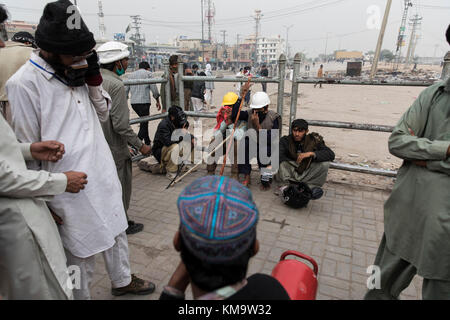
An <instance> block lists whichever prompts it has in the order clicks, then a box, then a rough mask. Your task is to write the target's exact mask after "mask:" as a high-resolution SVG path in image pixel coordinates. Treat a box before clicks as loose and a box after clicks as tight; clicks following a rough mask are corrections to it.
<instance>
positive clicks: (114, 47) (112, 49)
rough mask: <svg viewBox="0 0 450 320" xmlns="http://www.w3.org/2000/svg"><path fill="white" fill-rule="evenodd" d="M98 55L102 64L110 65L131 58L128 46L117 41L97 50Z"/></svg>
mask: <svg viewBox="0 0 450 320" xmlns="http://www.w3.org/2000/svg"><path fill="white" fill-rule="evenodd" d="M97 53H98V57H99V60H100V64H108V63H112V62H116V61H119V60H122V59H125V58H128V57H129V56H130V51H128V46H127V45H125V44H123V43H120V42H117V41H110V42H107V43H105V44H102V45H101V46H100V47H99V48H98V49H97Z"/></svg>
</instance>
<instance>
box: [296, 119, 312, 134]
mask: <svg viewBox="0 0 450 320" xmlns="http://www.w3.org/2000/svg"><path fill="white" fill-rule="evenodd" d="M308 128H309V125H308V122H306V120H303V119H297V120H294V122H292V130H299V131H302V130H308Z"/></svg>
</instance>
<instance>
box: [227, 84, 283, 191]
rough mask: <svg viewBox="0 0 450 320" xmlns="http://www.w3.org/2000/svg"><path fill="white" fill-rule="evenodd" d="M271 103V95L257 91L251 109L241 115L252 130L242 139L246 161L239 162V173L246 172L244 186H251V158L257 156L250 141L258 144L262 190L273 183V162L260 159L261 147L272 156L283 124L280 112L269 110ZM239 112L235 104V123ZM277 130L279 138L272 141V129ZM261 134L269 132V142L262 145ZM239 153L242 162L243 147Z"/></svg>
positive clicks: (240, 119)
mask: <svg viewBox="0 0 450 320" xmlns="http://www.w3.org/2000/svg"><path fill="white" fill-rule="evenodd" d="M245 86H246V87H245V88H246V89H245V90H247V89H249V86H247V84H246V85H245ZM269 105H270V98H269V95H268V94H267V93H265V92H257V93H255V94H254V95H253V97H252V100H251V104H250V108H251V111H241V114H240V116H239V121H245V122H247V128H248V131H250V132H249V133H250V134H249V135H248V136H246V137H245V138H244V139H243V141H241V143H242V144H244V147H245V154H244V156H245V159H242V160H245V161H242V162H243V164H240V163H239V164H238V170H239V174H244V175H245V179H244V182H243V184H244V186H246V187H247V186H249V185H250V183H251V180H250V175H251V172H252V166H251V164H250V160H251V159H252V158H253V157H254V156H255V155H254V154H250V151H251V150H254V148H250V143H251V144H252V145H254V144H256V146H257V147H256V149H257V150H256V151H257V155H256V156H257V157H256V158H257V160H258V167H259V168H260V170H261V189H262V190H269V189H270V187H271V183H272V176H273V173H272V166H271V163H261V159H260V154H261V153H260V148H261V147H262V148H265V149H266V150H265V153H262V154H265V155H266V156H267V158H268V159H270V158H271V156H272V149H274V150H276V149H277V148H278V143H279V141H278V139H279V132H280V125H281V117H280V115H279V114H278V113H276V112H274V111H272V110H269ZM238 112H239V105H238V104H235V105H234V106H233V111H232V122H233V123H234V121H235V119H236V118H237V115H238ZM261 130H266V131H264V133H262V132H261ZM273 130H276V131H278V135H274V136H277V140H276V141H272V136H273V134H272V131H273ZM261 134H267V143H266V145H263V146H260V141H261V136H260V135H261ZM272 142H274V143H275V144H276V145H272ZM238 150H239V154H238V161H239V162H241V158H242V155H241V151H240V150H242V148H241V147H240V146H239V147H238Z"/></svg>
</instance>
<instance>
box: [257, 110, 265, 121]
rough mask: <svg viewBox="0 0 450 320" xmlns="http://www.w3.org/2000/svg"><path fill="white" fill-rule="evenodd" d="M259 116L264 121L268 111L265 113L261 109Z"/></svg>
mask: <svg viewBox="0 0 450 320" xmlns="http://www.w3.org/2000/svg"><path fill="white" fill-rule="evenodd" d="M258 117H259V121H260V122H263V121H264V120H265V119H266V117H267V113H264V111H260V112H258Z"/></svg>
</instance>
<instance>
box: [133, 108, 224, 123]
mask: <svg viewBox="0 0 450 320" xmlns="http://www.w3.org/2000/svg"><path fill="white" fill-rule="evenodd" d="M185 112H186V115H187V116H188V117H193V118H205V119H216V117H217V114H215V113H206V112H194V111H185ZM168 115H169V114H168V113H167V112H166V113H162V114H158V115H154V116H148V117H142V118H137V119H133V120H130V125H135V124H140V123H144V122H151V121H157V120H161V119H164V118H165V117H167V116H168Z"/></svg>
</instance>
